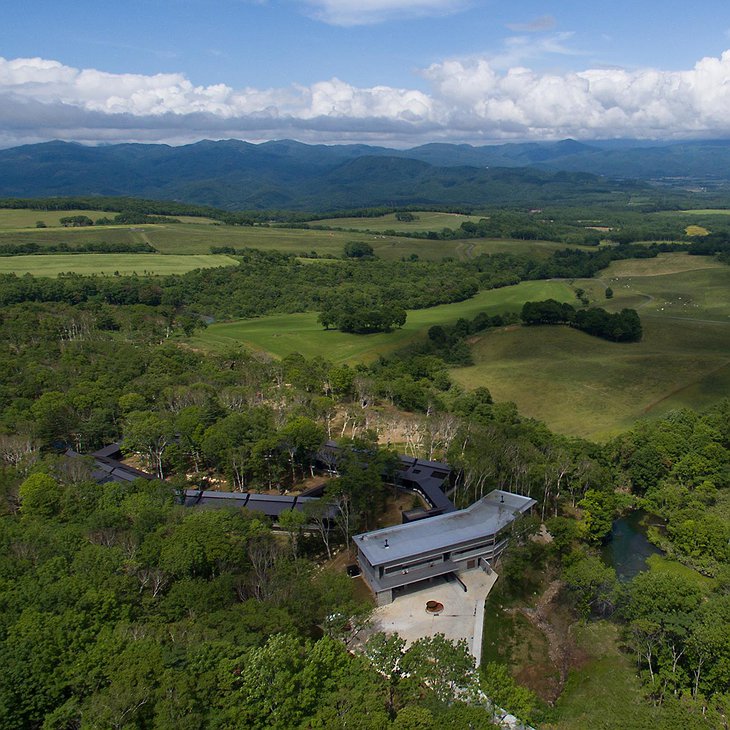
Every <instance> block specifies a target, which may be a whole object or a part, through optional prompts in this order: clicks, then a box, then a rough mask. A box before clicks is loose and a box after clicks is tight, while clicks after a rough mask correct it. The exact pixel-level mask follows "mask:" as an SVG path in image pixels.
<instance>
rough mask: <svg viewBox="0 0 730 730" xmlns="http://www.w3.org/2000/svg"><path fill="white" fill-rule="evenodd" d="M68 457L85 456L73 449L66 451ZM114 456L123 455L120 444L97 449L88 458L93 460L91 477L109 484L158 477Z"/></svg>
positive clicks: (98, 481) (77, 457)
mask: <svg viewBox="0 0 730 730" xmlns="http://www.w3.org/2000/svg"><path fill="white" fill-rule="evenodd" d="M65 455H66V457H68V458H71V459H79V458H84V457H82V455H81V454H79V453H77V452H76V451H74V450H73V449H69V450H68V451H66V454H65ZM109 455H112V456H121V455H122V451H121V447H120V445H119V444H111V445H109V446H105V447H104V448H103V449H99V451H95V452H94V453H93V454H90V455H89V456H88V457H87V458H88V459H90V460H91V478H92V479H93V480H94V481H95V482H97V483H98V484H107V483H109V482H133V481H134V480H135V479H148V480H152V479H156V478H157V477H155V476H153V475H152V474H148V473H147V472H146V471H142V470H141V469H135V468H134V467H133V466H129V465H128V464H123V463H122V462H121V461H118V460H117V459H114V458H111V457H110V456H109Z"/></svg>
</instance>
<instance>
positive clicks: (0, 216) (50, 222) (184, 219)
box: [0, 208, 216, 231]
mask: <svg viewBox="0 0 730 730" xmlns="http://www.w3.org/2000/svg"><path fill="white" fill-rule="evenodd" d="M73 215H85V216H87V217H89V218H91V220H93V221H95V220H98V219H99V218H110V219H113V218H114V216H115V215H117V211H103V210H32V209H30V208H0V231H7V230H15V229H26V228H36V223H38V221H41V222H43V223H45V225H46V226H48V227H49V228H62V227H63V226H61V218H67V217H68V216H73ZM165 217H166V218H174V219H175V220H179V221H180V222H181V223H198V224H208V225H210V224H211V223H215V222H216V221H214V220H213V219H211V218H202V217H199V216H165ZM76 230H78V229H76Z"/></svg>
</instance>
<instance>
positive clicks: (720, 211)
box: [677, 208, 730, 215]
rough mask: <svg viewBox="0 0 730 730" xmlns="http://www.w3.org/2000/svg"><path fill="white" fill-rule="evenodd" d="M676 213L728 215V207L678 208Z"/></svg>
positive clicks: (729, 209) (729, 213)
mask: <svg viewBox="0 0 730 730" xmlns="http://www.w3.org/2000/svg"><path fill="white" fill-rule="evenodd" d="M677 213H683V214H689V215H730V208H702V209H700V208H698V209H696V210H678V211H677Z"/></svg>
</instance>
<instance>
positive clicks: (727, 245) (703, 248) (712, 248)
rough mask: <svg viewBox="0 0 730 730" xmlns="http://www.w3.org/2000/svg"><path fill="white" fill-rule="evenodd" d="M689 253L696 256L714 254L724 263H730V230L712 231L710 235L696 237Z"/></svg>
mask: <svg viewBox="0 0 730 730" xmlns="http://www.w3.org/2000/svg"><path fill="white" fill-rule="evenodd" d="M689 253H690V254H692V255H694V256H713V255H716V256H717V258H718V259H719V260H720V261H722V262H723V263H726V264H730V232H725V231H723V232H721V233H711V234H710V235H708V236H701V237H697V238H695V239H694V240H693V241H692V243H691V245H690V247H689Z"/></svg>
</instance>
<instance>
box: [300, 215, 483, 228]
mask: <svg viewBox="0 0 730 730" xmlns="http://www.w3.org/2000/svg"><path fill="white" fill-rule="evenodd" d="M412 214H413V216H415V220H413V221H399V220H398V219H397V218H396V217H395V216H396V214H395V213H388V214H387V215H380V216H376V217H373V218H323V219H322V220H317V221H312V222H311V224H312V225H320V226H332V227H334V228H354V229H357V230H360V231H398V232H401V231H408V232H411V231H440V230H442V229H444V228H452V229H453V228H458V227H459V226H460V225H461V224H462V223H465V222H466V221H473V222H474V223H477V222H479V220H480V219H481V218H482V217H483V216H480V215H461V214H459V213H436V212H433V211H413V213H412Z"/></svg>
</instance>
